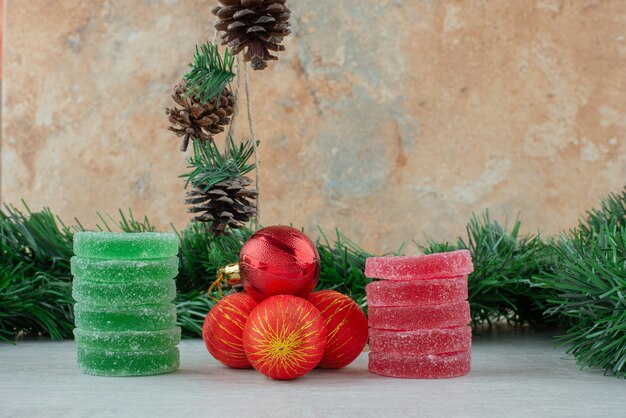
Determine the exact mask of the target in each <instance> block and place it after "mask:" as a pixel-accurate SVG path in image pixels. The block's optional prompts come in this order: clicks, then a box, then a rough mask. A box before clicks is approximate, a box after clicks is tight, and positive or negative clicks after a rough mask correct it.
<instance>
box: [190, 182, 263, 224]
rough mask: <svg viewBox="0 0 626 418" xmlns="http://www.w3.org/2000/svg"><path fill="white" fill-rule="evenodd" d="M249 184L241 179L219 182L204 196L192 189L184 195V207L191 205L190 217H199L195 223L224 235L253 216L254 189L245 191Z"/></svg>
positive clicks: (254, 210) (254, 205)
mask: <svg viewBox="0 0 626 418" xmlns="http://www.w3.org/2000/svg"><path fill="white" fill-rule="evenodd" d="M251 184H252V180H250V179H249V178H248V177H245V176H240V177H235V178H232V179H228V180H224V181H221V182H219V183H217V184H215V185H214V186H213V187H211V188H210V189H209V190H208V191H207V192H203V191H202V190H203V188H201V187H195V188H194V189H193V190H192V191H190V192H187V199H186V200H185V203H186V204H188V205H193V206H192V207H190V208H188V209H187V211H188V212H189V213H200V215H197V216H196V217H194V219H193V220H194V221H196V222H211V231H212V232H213V233H214V234H215V235H223V234H224V232H225V230H226V227H227V226H228V227H231V228H235V229H239V228H241V227H243V226H244V225H245V224H247V223H248V222H249V221H250V219H251V218H252V217H253V216H255V215H256V201H255V199H256V197H257V195H258V192H257V191H256V190H255V189H248V186H250V185H251Z"/></svg>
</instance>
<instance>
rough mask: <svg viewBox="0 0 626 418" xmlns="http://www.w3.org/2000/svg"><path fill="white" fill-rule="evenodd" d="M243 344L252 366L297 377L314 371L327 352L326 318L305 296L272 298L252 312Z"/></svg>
mask: <svg viewBox="0 0 626 418" xmlns="http://www.w3.org/2000/svg"><path fill="white" fill-rule="evenodd" d="M243 347H244V350H245V352H246V355H247V356H248V360H249V361H250V363H251V364H252V366H253V367H254V368H255V369H257V370H258V371H259V372H261V373H262V374H264V375H265V376H268V377H271V378H272V379H278V380H289V379H295V378H297V377H300V376H303V375H305V374H306V373H308V372H310V371H311V370H313V369H314V368H315V366H317V365H318V364H319V362H320V360H321V359H322V357H323V355H324V349H325V348H326V326H325V325H324V319H323V318H322V315H321V314H320V312H319V311H318V310H317V308H315V306H313V305H312V304H311V303H309V302H307V301H306V300H305V299H302V298H299V297H297V296H292V295H277V296H272V297H269V298H267V299H265V300H264V301H263V302H261V303H259V304H258V305H257V306H256V308H254V310H253V311H252V313H251V314H250V317H249V318H248V321H247V322H246V325H245V327H244V331H243Z"/></svg>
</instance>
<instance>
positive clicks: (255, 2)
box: [213, 0, 291, 70]
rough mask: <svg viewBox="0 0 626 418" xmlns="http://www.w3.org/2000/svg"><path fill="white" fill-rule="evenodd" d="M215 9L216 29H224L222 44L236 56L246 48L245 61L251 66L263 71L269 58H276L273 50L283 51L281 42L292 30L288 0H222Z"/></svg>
mask: <svg viewBox="0 0 626 418" xmlns="http://www.w3.org/2000/svg"><path fill="white" fill-rule="evenodd" d="M219 2H220V3H221V5H220V6H217V7H216V8H215V9H213V14H214V15H216V16H217V17H218V20H217V23H216V24H215V28H216V29H217V30H218V31H222V32H224V35H222V45H228V46H230V47H231V48H232V53H233V55H236V54H238V53H239V52H241V51H242V50H243V49H244V48H246V51H245V53H244V60H245V61H251V62H252V69H254V70H262V69H264V68H265V67H267V61H269V60H277V59H278V57H276V56H274V55H271V54H270V51H284V50H285V47H284V46H283V45H279V44H280V43H281V42H282V41H283V38H284V37H285V36H287V35H289V34H290V33H291V31H290V30H289V16H290V14H291V11H290V10H289V9H288V8H287V6H285V2H286V0H219Z"/></svg>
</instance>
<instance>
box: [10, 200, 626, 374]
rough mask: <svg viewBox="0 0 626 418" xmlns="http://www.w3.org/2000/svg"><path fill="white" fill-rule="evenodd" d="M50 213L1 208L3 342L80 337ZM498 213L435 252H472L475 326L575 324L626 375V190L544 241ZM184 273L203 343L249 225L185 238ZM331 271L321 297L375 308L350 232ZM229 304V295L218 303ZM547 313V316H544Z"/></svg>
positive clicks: (191, 321)
mask: <svg viewBox="0 0 626 418" xmlns="http://www.w3.org/2000/svg"><path fill="white" fill-rule="evenodd" d="M100 219H101V222H100V225H99V228H100V229H103V230H112V229H121V230H122V231H127V232H145V231H152V230H154V227H153V226H152V225H151V224H150V222H149V221H148V219H146V218H144V219H143V220H136V219H135V218H134V217H133V215H132V213H129V214H128V215H125V214H124V213H122V212H121V211H120V218H119V220H118V221H117V222H115V223H116V224H117V225H116V226H117V228H115V225H111V224H110V222H111V221H110V220H109V221H107V219H105V218H104V217H102V216H101V217H100ZM82 229H83V227H82V225H81V224H80V223H79V222H78V221H77V223H76V225H75V226H72V227H68V226H65V225H64V224H63V223H62V222H60V220H59V219H58V218H57V217H55V216H54V215H53V214H52V213H51V212H50V210H48V209H44V210H43V211H41V212H31V211H30V210H29V209H28V208H27V207H26V211H25V212H21V211H19V210H17V209H15V208H14V207H11V206H6V207H5V209H4V210H3V211H0V250H1V254H2V260H3V263H2V266H0V339H4V340H11V339H13V338H14V337H15V336H16V335H23V334H29V335H39V334H43V335H48V336H50V337H51V338H53V339H60V338H69V337H71V331H72V329H73V327H74V325H73V314H72V304H73V300H72V298H71V280H72V279H71V273H70V268H69V259H70V257H71V256H72V233H73V232H74V231H77V230H82ZM519 230H520V223H519V221H517V222H515V224H514V225H513V228H511V229H508V228H507V227H506V226H503V225H502V224H500V223H498V222H497V221H494V220H492V219H491V218H490V217H489V215H488V214H487V213H486V214H484V215H483V216H481V217H476V216H474V217H472V219H471V220H470V222H469V224H468V226H467V237H462V238H459V240H458V241H457V243H455V244H454V245H451V244H448V243H436V242H428V243H427V244H426V245H425V246H423V247H422V248H423V249H424V250H425V251H426V252H432V251H440V250H443V251H446V250H452V249H455V248H468V249H469V250H470V251H471V252H472V256H473V258H474V263H475V266H476V271H475V272H474V273H473V274H472V275H470V279H469V293H470V297H469V300H470V304H471V307H472V319H473V323H474V325H481V324H485V323H490V322H493V321H497V320H500V319H506V320H508V321H509V322H510V323H511V324H513V325H521V324H522V323H525V324H527V325H529V326H532V327H536V326H545V325H548V324H554V323H555V322H556V321H557V320H560V321H559V322H561V323H565V324H567V325H568V327H567V328H566V329H565V331H564V333H563V334H562V336H561V337H559V338H560V339H561V340H562V341H563V342H564V343H567V344H569V346H568V350H569V352H571V353H572V354H573V355H574V356H575V357H576V359H577V360H578V362H579V363H580V364H581V365H582V366H598V367H602V368H605V369H606V370H607V372H608V373H610V374H613V375H616V376H625V375H626V328H625V325H624V324H626V303H625V301H624V296H623V295H624V292H625V290H626V188H625V189H624V190H623V192H622V193H621V194H612V195H610V196H609V197H608V198H607V199H605V200H604V201H603V202H602V204H601V206H600V207H599V208H598V209H592V210H590V211H589V212H588V213H587V214H586V216H585V217H584V218H583V219H582V220H581V223H580V225H578V226H577V227H576V228H575V229H573V230H572V231H570V232H568V233H565V234H563V235H562V236H561V237H559V238H557V239H549V240H547V241H543V240H541V239H539V237H538V236H536V235H527V236H521V235H520V234H519ZM177 233H178V235H179V237H180V241H181V247H180V254H179V255H180V259H181V264H180V272H179V276H178V278H177V287H178V291H179V294H178V297H177V299H176V301H175V303H176V306H177V308H178V323H179V325H180V326H181V327H182V328H183V332H184V335H185V336H187V337H190V336H199V335H201V329H202V322H203V320H204V317H205V316H206V313H207V312H208V311H209V310H210V308H211V307H212V306H213V304H214V302H213V300H212V299H211V298H210V297H209V295H207V293H206V290H205V289H207V288H208V287H209V285H210V283H211V282H213V281H214V279H215V276H216V274H217V270H218V269H219V268H220V267H221V266H224V265H226V264H228V263H231V262H234V261H237V259H238V255H239V251H240V250H241V247H242V245H243V244H244V243H245V242H246V241H247V240H248V239H249V238H250V235H251V234H252V231H251V230H250V229H249V228H243V229H239V230H232V231H231V234H230V235H228V236H218V237H216V236H215V235H214V234H213V233H212V232H211V230H210V228H209V227H208V226H207V225H206V224H203V223H192V224H190V225H189V226H188V227H187V228H186V229H185V230H182V231H178V232H177ZM317 246H318V251H319V254H320V260H321V265H322V271H321V276H320V279H319V284H318V288H319V289H337V290H339V291H341V292H344V293H347V294H350V295H351V296H352V297H353V298H354V299H356V300H357V301H358V303H359V304H360V305H361V306H363V307H365V306H366V300H365V285H366V284H367V283H368V281H369V280H368V279H366V278H365V276H364V275H363V269H364V265H365V259H366V258H367V257H368V256H370V254H368V253H367V252H366V251H364V250H362V249H361V248H359V247H358V246H357V245H356V244H355V243H353V242H352V241H350V240H349V239H348V238H346V237H345V236H344V235H343V234H341V233H340V232H337V233H336V236H335V239H334V241H332V240H330V239H328V238H327V237H326V236H325V235H324V234H323V233H322V234H321V238H320V239H319V240H318V243H317ZM212 296H213V297H218V293H217V291H216V292H215V293H214V294H213V295H212ZM542 313H545V315H542Z"/></svg>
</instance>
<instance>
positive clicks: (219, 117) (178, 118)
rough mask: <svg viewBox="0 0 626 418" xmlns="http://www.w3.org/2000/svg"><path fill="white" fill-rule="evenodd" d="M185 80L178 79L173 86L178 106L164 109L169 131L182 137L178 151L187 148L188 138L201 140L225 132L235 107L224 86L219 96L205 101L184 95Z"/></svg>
mask: <svg viewBox="0 0 626 418" xmlns="http://www.w3.org/2000/svg"><path fill="white" fill-rule="evenodd" d="M186 85H187V83H186V81H185V80H181V82H180V83H179V84H177V85H176V86H175V87H174V93H173V94H172V99H174V102H176V104H177V105H179V106H181V107H182V109H179V108H177V107H173V108H167V109H165V113H166V114H167V116H168V117H169V121H170V124H171V126H170V127H169V130H170V131H172V132H174V133H175V134H176V135H178V136H182V137H183V144H182V145H181V147H180V150H181V151H183V152H184V151H186V150H187V146H188V145H189V140H190V139H191V140H193V139H197V140H199V141H200V142H202V143H204V142H206V141H213V135H215V134H219V133H220V132H224V126H225V125H228V124H229V123H230V117H231V116H232V114H233V110H234V106H235V96H234V95H233V94H232V93H231V92H230V90H228V88H225V89H224V90H223V91H222V93H221V94H220V95H219V97H217V98H215V99H213V100H209V101H208V102H206V103H201V102H199V101H198V100H197V99H196V98H194V97H192V96H187V94H186V93H187V88H186Z"/></svg>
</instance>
